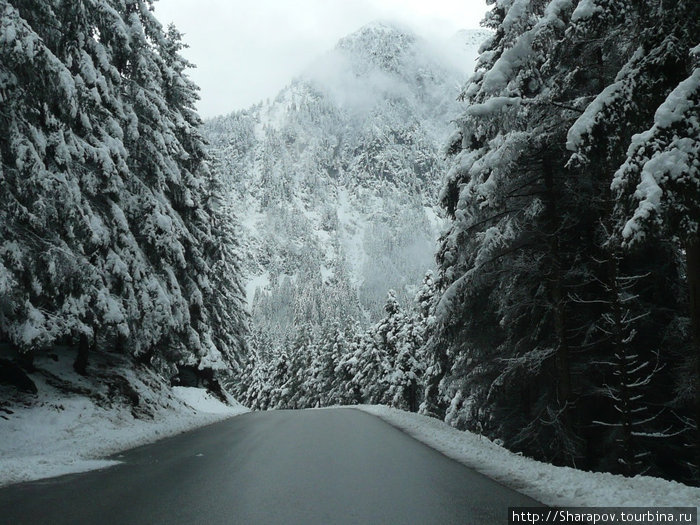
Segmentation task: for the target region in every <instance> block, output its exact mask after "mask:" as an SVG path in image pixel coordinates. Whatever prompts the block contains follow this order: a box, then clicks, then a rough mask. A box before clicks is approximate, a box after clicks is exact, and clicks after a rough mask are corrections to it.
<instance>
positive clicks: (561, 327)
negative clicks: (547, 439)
mask: <svg viewBox="0 0 700 525" xmlns="http://www.w3.org/2000/svg"><path fill="white" fill-rule="evenodd" d="M542 167H543V174H544V183H545V189H546V203H545V206H546V207H545V213H546V235H547V244H548V250H549V257H550V261H551V272H550V275H549V283H548V284H549V289H550V297H551V301H552V308H553V312H552V313H553V317H554V333H555V335H556V340H557V348H556V357H555V363H556V374H557V402H558V405H559V406H558V409H559V410H560V413H561V422H562V426H563V428H564V429H565V431H566V432H567V433H570V432H571V430H572V427H571V418H570V415H569V411H570V408H571V406H570V405H571V397H572V396H571V364H570V360H569V345H568V338H567V334H566V323H567V321H566V301H565V293H564V285H563V278H562V263H561V248H560V246H559V235H560V233H559V231H558V230H559V225H560V219H559V216H558V212H557V207H556V191H555V187H554V186H555V181H554V171H553V169H552V165H551V162H550V161H549V160H548V159H545V161H544V163H543V166H542Z"/></svg>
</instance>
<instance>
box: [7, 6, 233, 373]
mask: <svg viewBox="0 0 700 525" xmlns="http://www.w3.org/2000/svg"><path fill="white" fill-rule="evenodd" d="M152 11H153V6H152V1H151V0H75V1H61V0H12V1H7V0H0V13H1V15H2V16H1V19H0V101H1V106H0V346H1V347H3V348H5V349H7V348H10V353H11V354H13V355H15V356H17V355H19V356H21V357H23V361H24V362H28V361H31V358H32V356H34V355H37V354H38V353H40V352H43V351H45V350H47V349H50V348H52V347H53V346H54V345H68V346H74V347H76V348H77V350H78V354H77V355H78V358H77V359H76V362H75V368H76V370H78V371H79V372H81V373H86V371H87V368H86V367H87V363H88V357H89V354H90V352H91V351H93V350H95V349H100V350H107V351H114V352H120V353H123V354H126V355H129V356H133V357H135V358H137V359H139V360H140V361H142V362H145V363H148V364H149V365H151V366H154V367H155V368H156V369H158V370H159V371H160V372H162V373H163V374H164V375H165V376H166V377H172V376H173V375H175V374H176V373H177V369H176V366H177V365H187V366H190V367H193V368H195V369H205V368H206V369H210V370H211V369H228V368H230V367H232V366H235V364H236V360H237V356H238V355H239V354H240V353H241V352H242V350H243V347H244V341H243V337H244V335H245V329H244V328H245V318H244V311H243V309H242V306H241V301H242V299H241V298H242V293H241V290H240V286H239V283H238V278H239V272H238V264H239V263H238V259H237V257H238V254H237V243H236V238H235V235H234V232H233V223H232V218H231V212H230V210H228V209H227V204H226V199H223V189H222V188H221V185H220V184H219V182H218V181H217V178H216V177H215V175H214V174H212V173H211V172H210V171H209V168H208V161H207V157H206V154H205V149H204V142H203V139H202V137H201V136H200V132H199V130H198V128H199V126H200V124H201V122H200V118H199V116H198V115H197V113H196V111H195V109H194V104H195V101H196V100H197V98H198V96H197V88H196V86H195V85H193V84H192V82H191V81H190V80H189V79H188V78H187V76H186V75H185V73H184V71H185V69H186V68H187V67H189V64H188V63H187V62H186V61H185V60H184V59H183V58H182V57H181V56H180V54H179V52H180V50H181V49H182V48H183V46H184V45H183V43H182V41H181V35H180V33H178V31H177V30H176V29H174V28H173V27H169V28H167V29H164V28H163V27H162V26H161V25H160V23H159V22H158V21H157V20H156V19H155V17H154V15H153V12H152Z"/></svg>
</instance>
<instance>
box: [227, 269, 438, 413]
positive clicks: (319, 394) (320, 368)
mask: <svg viewBox="0 0 700 525" xmlns="http://www.w3.org/2000/svg"><path fill="white" fill-rule="evenodd" d="M434 297H435V282H434V280H433V276H432V274H431V273H429V274H428V275H426V277H425V279H424V281H423V285H422V287H421V289H420V291H419V292H418V294H417V296H416V300H415V305H414V306H413V307H412V308H408V309H406V308H402V307H401V305H400V304H399V302H398V301H397V299H396V295H395V293H394V292H393V291H390V292H389V294H388V296H387V300H386V303H385V305H384V316H383V318H382V319H381V320H380V321H379V322H377V323H376V324H374V325H373V326H371V327H370V328H368V329H366V330H361V329H360V328H359V326H358V325H355V326H353V325H352V324H348V323H342V322H338V321H333V322H329V323H327V324H325V325H322V326H318V325H316V326H315V327H314V328H310V326H311V325H302V326H301V327H300V329H299V330H298V332H297V333H296V334H295V335H294V336H293V337H291V338H290V339H289V340H287V341H285V342H284V343H283V344H281V345H280V346H279V347H277V348H274V349H272V350H270V349H269V348H268V346H267V345H266V344H265V343H266V342H265V341H257V340H255V339H254V340H253V341H252V344H251V353H250V355H249V359H248V362H247V364H246V366H245V367H244V369H243V373H242V375H241V378H240V379H237V380H236V382H235V383H233V384H232V387H233V390H234V391H235V393H236V395H237V399H238V400H239V401H240V402H242V403H244V404H245V405H246V406H249V407H250V408H253V409H257V410H267V409H277V408H289V409H295V408H315V407H324V406H332V405H356V404H386V405H390V406H394V407H396V408H401V409H403V410H411V411H413V412H416V411H418V409H419V407H420V403H421V402H422V401H423V399H424V376H425V372H426V365H425V363H426V362H427V360H428V356H427V355H426V354H425V343H426V341H427V340H428V338H429V337H430V333H431V331H432V329H433V327H434V325H435V317H434V315H433V311H434V307H433V305H434ZM265 349H267V351H265Z"/></svg>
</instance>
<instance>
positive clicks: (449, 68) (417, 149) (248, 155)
mask: <svg viewBox="0 0 700 525" xmlns="http://www.w3.org/2000/svg"><path fill="white" fill-rule="evenodd" d="M485 36H486V32H484V31H464V32H460V34H458V35H455V36H454V38H452V39H451V40H450V41H449V42H448V47H449V49H445V44H442V46H439V45H437V44H435V43H431V42H428V41H426V40H424V39H422V38H420V37H418V36H417V35H415V34H414V33H412V32H411V31H410V30H408V29H406V28H403V27H401V26H399V25H396V24H392V23H386V22H376V23H373V24H370V25H368V26H365V27H363V28H361V29H360V30H358V31H357V32H355V33H353V34H351V35H349V36H347V37H345V38H343V39H341V40H340V41H339V42H338V44H337V45H336V47H335V48H334V49H333V50H331V51H330V52H328V53H326V54H325V55H324V56H321V57H319V59H318V60H317V61H316V62H315V63H314V64H313V65H312V66H311V67H310V68H309V69H308V70H307V71H305V72H303V73H302V74H301V75H299V76H298V77H297V78H295V79H294V80H292V81H291V83H290V84H289V85H288V86H287V87H286V88H284V89H283V90H282V91H280V93H279V94H278V95H277V97H275V99H274V100H267V101H264V102H261V103H260V104H257V105H255V106H253V107H251V108H249V109H246V110H243V111H239V112H235V113H232V114H230V115H228V116H224V117H219V118H215V119H213V120H210V121H209V122H208V123H207V125H206V134H207V136H208V140H209V141H210V143H211V152H212V154H213V157H214V158H215V162H216V163H217V164H218V165H219V166H218V167H220V168H221V172H222V173H223V174H224V176H225V177H226V180H227V183H228V186H229V188H230V192H231V195H230V199H231V201H232V202H233V208H234V209H236V210H239V212H238V213H239V218H240V221H241V224H242V226H241V228H242V230H243V231H242V232H241V233H242V237H243V238H244V240H245V241H244V242H245V245H246V246H247V256H246V257H245V258H244V259H245V260H244V267H245V270H246V273H247V275H248V279H247V285H246V291H247V298H248V302H249V308H250V310H251V312H252V314H253V328H254V330H253V331H254V333H255V332H258V333H260V332H265V333H268V334H270V337H271V338H272V340H273V341H275V340H276V341H280V340H282V339H283V338H284V337H286V336H288V335H289V334H290V331H291V328H292V326H293V325H297V326H300V325H302V324H310V325H311V326H318V325H320V324H322V323H324V322H328V321H329V320H332V319H337V320H348V319H352V320H356V321H360V322H362V323H366V322H370V321H374V320H376V318H377V317H378V314H379V313H380V312H381V307H382V304H383V302H384V299H385V297H386V294H387V292H388V290H389V289H395V290H396V292H397V296H398V298H399V300H400V301H404V300H406V299H407V298H411V297H412V296H413V294H414V293H415V286H416V285H417V284H418V283H420V282H421V278H422V276H423V274H424V273H425V272H426V271H428V270H429V269H430V268H432V266H433V264H434V263H433V254H434V253H435V245H436V244H435V243H436V240H437V237H438V235H439V231H440V228H441V225H442V219H441V218H440V215H439V212H438V209H437V193H438V189H439V187H440V184H441V178H442V175H443V174H444V173H445V171H446V166H445V160H444V153H443V151H444V147H445V144H446V141H447V138H448V136H449V135H450V133H451V131H452V124H451V123H450V119H451V118H452V117H453V116H454V115H456V114H458V112H459V107H458V103H457V96H458V93H459V88H460V86H461V85H463V82H464V80H465V78H466V76H467V74H466V70H465V67H464V63H465V62H464V58H465V56H471V57H472V59H473V58H474V57H475V56H476V54H477V49H478V44H479V43H480V41H481V40H483V39H484V38H485ZM458 63H459V64H461V69H460V68H458V67H457V66H456V64H458Z"/></svg>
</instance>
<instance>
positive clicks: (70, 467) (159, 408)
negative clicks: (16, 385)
mask: <svg viewBox="0 0 700 525" xmlns="http://www.w3.org/2000/svg"><path fill="white" fill-rule="evenodd" d="M54 357H55V358H56V360H52V359H43V360H42V361H41V362H39V363H37V368H38V371H37V372H36V373H34V374H31V378H32V380H33V381H34V382H35V384H36V386H37V388H38V394H37V395H36V396H23V397H21V398H19V397H18V398H16V399H15V400H14V401H10V402H2V403H0V486H2V485H7V484H11V483H17V482H21V481H30V480H36V479H42V478H47V477H53V476H59V475H62V474H70V473H76V472H84V471H87V470H93V469H98V468H105V467H108V466H111V465H114V464H116V463H118V461H112V460H106V459H103V458H104V457H105V456H109V455H111V454H116V453H118V452H120V451H122V450H126V449H129V448H132V447H136V446H139V445H144V444H147V443H150V442H153V441H156V440H158V439H161V438H164V437H167V436H172V435H174V434H178V433H181V432H185V431H187V430H191V429H194V428H197V427H200V426H203V425H207V424H210V423H214V422H216V421H220V420H222V419H226V418H228V417H232V416H235V415H237V414H240V413H243V412H247V411H248V409H246V408H245V407H243V406H241V405H239V404H238V403H236V402H235V400H233V399H230V400H229V402H230V403H231V404H230V405H227V404H224V403H222V402H221V401H220V400H218V399H216V398H215V397H213V396H212V395H211V394H209V393H208V392H207V391H205V390H203V389H199V388H186V387H175V388H173V389H171V388H170V387H169V385H167V384H166V383H165V382H164V381H163V380H162V379H161V378H159V377H158V376H157V375H156V374H154V373H153V372H151V371H149V370H147V369H145V368H144V369H141V370H139V371H134V370H132V369H130V368H129V367H123V368H117V369H115V370H112V369H109V371H107V370H105V371H104V372H101V371H100V370H99V368H96V369H95V370H92V371H91V377H87V378H84V377H81V376H79V375H77V374H75V373H74V372H73V370H72V367H71V363H72V356H54ZM115 379H118V381H115ZM0 399H2V396H0ZM136 400H137V403H136V404H134V401H136Z"/></svg>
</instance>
